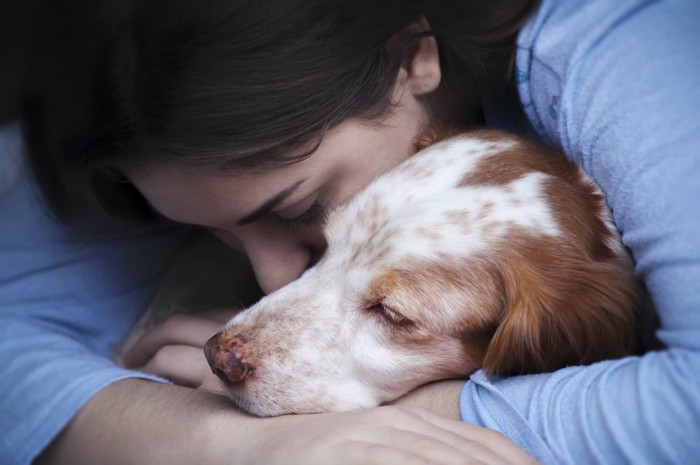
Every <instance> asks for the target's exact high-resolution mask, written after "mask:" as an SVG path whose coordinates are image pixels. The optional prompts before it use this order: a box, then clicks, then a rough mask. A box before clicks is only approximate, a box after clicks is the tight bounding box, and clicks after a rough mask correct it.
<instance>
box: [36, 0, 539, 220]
mask: <svg viewBox="0 0 700 465" xmlns="http://www.w3.org/2000/svg"><path fill="white" fill-rule="evenodd" d="M47 3H50V2H47ZM536 3H537V2H536V1H535V0H482V1H477V0H471V1H469V0H450V1H446V0H424V1H411V0H384V1H382V0H353V1H348V0H297V1H292V0H264V1H259V0H258V1H252V0H198V1H190V0H144V1H139V2H133V4H132V3H130V2H125V3H123V4H122V7H121V8H117V9H116V10H117V11H116V12H112V13H111V14H110V16H109V18H108V20H105V17H104V16H103V17H101V20H100V21H97V22H94V23H91V26H92V29H93V31H92V35H91V36H85V37H84V38H83V39H82V42H81V39H80V37H78V38H77V39H75V42H76V44H74V45H77V46H78V49H79V50H81V51H82V52H83V54H82V55H81V54H79V53H78V54H74V57H73V60H72V61H73V63H72V65H73V66H74V67H75V69H77V68H78V66H77V65H78V64H77V63H75V61H76V60H82V61H81V64H82V68H81V71H80V72H82V74H83V76H82V77H81V76H76V75H75V73H73V74H70V71H71V70H70V69H68V70H66V69H65V68H66V65H65V64H64V63H57V61H58V60H56V59H53V60H52V59H51V57H45V58H47V59H45V60H41V59H40V60H36V62H35V64H34V67H33V68H31V69H30V71H31V73H32V76H34V83H33V85H32V83H31V82H30V85H29V90H30V91H29V92H28V96H27V99H26V104H25V112H24V118H23V119H24V121H23V126H24V129H25V138H26V140H27V144H28V147H29V150H28V153H29V159H30V162H31V165H32V167H33V169H34V172H35V175H36V177H37V179H38V181H39V184H40V185H41V186H42V190H43V192H44V194H45V196H46V197H47V199H48V201H49V203H50V205H51V206H52V207H53V210H54V211H55V212H56V213H57V214H58V216H59V217H62V218H68V217H70V216H71V214H72V213H74V212H75V211H76V208H77V206H78V205H79V204H80V200H83V201H84V200H85V199H88V198H91V197H92V198H95V199H97V200H98V202H99V204H101V206H102V207H103V208H105V209H106V210H107V211H109V212H112V213H114V214H122V213H126V214H131V215H133V214H141V213H144V212H146V211H147V210H146V209H144V208H142V207H143V205H144V204H143V202H142V199H140V196H139V195H137V193H136V191H135V190H134V188H133V187H132V186H131V185H130V184H128V183H127V182H125V179H124V178H123V177H122V176H121V174H120V173H122V172H123V171H124V170H129V169H134V168H136V169H139V168H141V167H147V166H152V165H154V164H171V165H177V166H193V167H199V168H201V169H207V170H214V171H221V170H229V171H230V170H235V169H246V170H252V169H269V168H274V167H276V166H281V165H283V164H286V163H292V162H294V161H295V160H298V159H300V158H303V157H304V156H306V155H308V153H309V151H310V149H313V147H315V144H317V143H318V142H319V140H320V138H321V137H322V136H323V134H324V133H325V131H327V130H328V129H330V128H332V127H334V126H335V125H337V124H339V123H340V122H342V121H343V120H345V119H347V118H349V117H360V118H365V119H368V120H375V119H377V118H381V117H382V116H384V115H385V114H387V112H389V111H391V101H390V96H391V90H392V88H393V85H394V80H395V78H396V76H397V75H398V69H399V67H400V65H401V63H402V61H403V59H404V58H405V56H406V54H407V53H410V52H411V49H412V45H414V44H415V41H416V40H417V39H419V38H420V37H423V36H425V35H432V36H434V37H435V39H436V40H437V42H438V46H439V50H440V60H441V66H442V71H443V78H442V83H441V88H440V89H439V91H438V92H439V93H444V94H449V95H450V98H451V100H452V101H460V98H459V97H460V95H461V94H464V95H466V94H467V93H474V92H478V93H483V92H488V91H489V90H492V89H498V88H502V87H503V86H504V85H506V83H507V81H508V79H509V77H510V74H511V70H510V67H511V63H512V55H513V50H514V47H515V37H516V35H517V32H518V30H519V29H520V27H521V26H522V25H523V23H524V21H525V20H526V19H527V18H528V16H529V15H530V13H531V12H532V10H533V9H534V8H535V6H536ZM421 18H425V19H427V23H428V24H429V25H430V30H429V31H427V32H426V31H423V32H419V33H418V34H411V33H410V31H411V28H410V27H409V26H411V25H412V24H416V22H417V21H419V20H420V19H421ZM95 29H100V30H99V31H96V30H95ZM49 37H50V36H49ZM45 40H46V39H44V41H45ZM78 42H80V43H79V44H78ZM40 44H41V41H40ZM43 46H44V49H45V48H46V44H43ZM42 52H43V53H46V52H45V50H42ZM75 57H79V58H77V59H76V58H75ZM48 66H53V67H54V68H53V69H52V71H53V73H52V74H51V75H52V80H51V82H50V83H47V79H49V78H47V72H48V70H47V69H45V68H46V67H48ZM61 68H63V69H61ZM61 72H65V73H66V74H65V75H61ZM47 87H48V88H50V89H51V90H50V91H46V88H47ZM57 102H58V103H57ZM458 114H459V108H454V109H453V116H454V115H458Z"/></svg>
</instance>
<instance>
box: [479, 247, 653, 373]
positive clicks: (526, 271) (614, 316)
mask: <svg viewBox="0 0 700 465" xmlns="http://www.w3.org/2000/svg"><path fill="white" fill-rule="evenodd" d="M553 240H554V241H560V239H553ZM551 241H552V239H546V240H545V239H540V238H534V237H526V236H524V235H523V236H520V237H514V238H513V237H512V238H510V239H509V242H511V244H510V245H509V247H508V248H507V249H503V250H502V251H501V257H500V258H499V261H500V270H501V274H502V281H503V293H504V297H505V302H506V305H505V307H504V312H503V317H502V320H501V322H500V323H499V326H498V329H497V330H496V332H495V335H494V337H493V340H492V341H491V343H490V344H489V347H488V351H487V353H486V356H485V359H484V367H483V368H484V370H485V371H486V372H487V373H489V374H497V375H507V374H522V373H536V372H546V371H552V370H555V369H558V368H561V367H564V366H567V365H580V364H588V363H593V362H596V361H599V360H604V359H609V358H616V357H622V356H626V355H630V354H633V353H636V352H637V351H638V348H639V344H638V335H639V330H640V328H639V321H640V317H641V315H642V312H644V311H651V310H650V309H646V308H645V303H646V300H645V297H644V294H643V290H642V288H641V287H640V286H639V284H638V283H637V282H636V281H635V280H634V278H633V276H632V273H631V269H630V264H629V262H628V261H627V260H625V259H624V257H612V258H606V259H603V260H595V259H592V257H590V256H586V255H583V254H581V253H580V251H578V250H576V247H570V246H568V245H566V244H557V245H554V244H552V242H551Z"/></svg>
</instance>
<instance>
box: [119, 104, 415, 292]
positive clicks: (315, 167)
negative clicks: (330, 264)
mask: <svg viewBox="0 0 700 465" xmlns="http://www.w3.org/2000/svg"><path fill="white" fill-rule="evenodd" d="M397 97H398V99H399V100H398V103H399V105H398V106H397V108H396V109H395V111H394V112H393V113H392V115H391V116H390V117H389V118H387V119H386V120H385V121H383V122H382V123H381V124H368V123H366V122H362V121H359V120H354V119H351V120H348V121H346V122H344V123H342V124H340V125H339V126H337V127H336V128H334V129H333V130H331V131H330V132H329V133H328V134H327V135H326V136H325V137H324V139H323V140H322V142H321V144H320V145H319V147H318V149H317V150H316V151H315V152H314V153H313V154H312V155H311V156H309V157H308V158H306V159H304V160H303V161H300V162H298V163H294V164H291V165H288V166H285V167H282V168H279V169H275V170H272V171H269V172H263V173H258V174H250V173H247V174H246V173H242V174H240V175H236V174H226V175H216V174H203V173H201V172H197V171H196V170H192V169H186V168H174V167H162V168H160V167H159V168H154V169H149V170H147V171H143V172H139V173H132V174H134V175H132V176H130V178H131V180H132V182H133V183H134V185H135V186H136V187H137V188H138V189H139V190H140V191H141V193H142V194H143V195H144V196H145V197H146V199H147V200H148V201H149V202H150V204H151V205H152V207H153V208H154V209H156V210H157V211H158V212H160V213H161V214H162V215H163V216H165V217H167V218H170V219H171V220H173V221H176V222H179V223H186V224H193V225H200V226H204V227H206V228H208V229H209V230H211V231H212V232H213V233H214V234H215V235H217V236H218V237H219V238H220V239H221V240H222V241H223V242H225V243H226V244H227V245H229V246H231V247H233V248H235V249H238V250H240V251H242V252H244V253H245V254H246V255H247V256H248V258H249V259H250V261H251V263H252V266H253V269H254V271H255V275H256V278H257V280H258V282H259V284H260V286H261V288H262V289H263V291H265V292H266V293H270V292H272V291H274V290H276V289H278V288H280V287H282V286H284V285H285V284H287V283H289V282H291V281H292V280H294V279H296V278H298V277H299V276H300V275H301V274H302V273H303V272H304V270H306V269H307V268H308V267H310V266H312V265H313V264H314V263H315V262H316V261H317V260H318V258H319V257H320V256H321V255H322V254H323V252H324V250H325V248H326V243H325V240H324V237H323V234H322V223H323V217H324V211H329V210H331V209H333V208H334V207H336V206H338V205H340V204H341V203H343V202H345V201H346V200H348V199H349V198H350V197H351V196H352V195H353V194H355V193H356V192H358V191H359V190H360V189H362V188H363V187H364V186H365V185H367V184H368V183H369V182H370V181H372V180H373V179H374V178H375V177H377V176H378V175H380V174H382V173H383V172H385V171H387V170H389V169H390V168H392V167H394V166H395V165H397V164H399V163H401V162H402V161H403V160H405V159H406V158H407V157H409V156H410V155H411V154H412V153H413V149H412V147H413V142H414V139H415V137H416V136H417V134H418V132H419V131H420V130H421V128H422V127H423V126H424V125H425V124H426V122H427V115H426V111H425V109H424V107H423V104H422V103H421V101H420V99H419V98H416V97H415V96H413V95H412V94H411V93H410V92H405V93H403V94H402V95H399V96H397Z"/></svg>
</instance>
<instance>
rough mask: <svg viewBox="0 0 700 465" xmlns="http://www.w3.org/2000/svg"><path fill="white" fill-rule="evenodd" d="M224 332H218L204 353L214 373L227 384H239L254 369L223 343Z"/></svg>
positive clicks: (210, 340) (206, 346) (209, 341)
mask: <svg viewBox="0 0 700 465" xmlns="http://www.w3.org/2000/svg"><path fill="white" fill-rule="evenodd" d="M221 335H222V333H216V334H215V335H214V336H212V338H211V339H209V340H208V341H207V343H206V344H205V345H204V355H205V356H206V357H207V361H208V362H209V366H210V367H211V371H212V373H214V374H215V375H216V376H218V377H219V379H221V381H223V382H224V384H226V385H231V384H238V383H240V382H242V381H243V380H244V379H245V378H246V376H248V374H249V373H250V372H251V371H252V367H251V366H250V365H248V364H247V363H245V362H243V360H241V359H240V358H239V357H238V355H236V353H235V352H234V351H233V350H232V347H225V344H222V343H221Z"/></svg>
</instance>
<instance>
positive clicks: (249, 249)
mask: <svg viewBox="0 0 700 465" xmlns="http://www.w3.org/2000/svg"><path fill="white" fill-rule="evenodd" d="M243 246H244V248H245V253H246V255H247V256H248V259H249V260H250V263H251V265H252V266H253V271H254V272H255V277H256V279H257V280H258V284H259V285H260V288H261V289H262V290H263V292H265V293H266V294H269V293H271V292H274V291H276V290H277V289H279V288H281V287H283V286H285V285H286V284H289V283H290V282H292V281H294V280H295V279H297V278H298V277H299V276H301V275H302V274H303V273H304V271H306V270H307V269H308V268H310V267H312V266H313V265H314V264H315V263H316V262H317V261H318V259H319V258H320V256H321V255H322V254H323V252H324V251H325V247H326V244H325V240H324V239H323V237H322V236H321V237H320V238H318V237H315V238H314V237H310V236H308V235H307V236H301V235H292V234H288V233H282V234H271V235H264V234H259V235H251V237H249V238H247V240H244V241H243Z"/></svg>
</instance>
